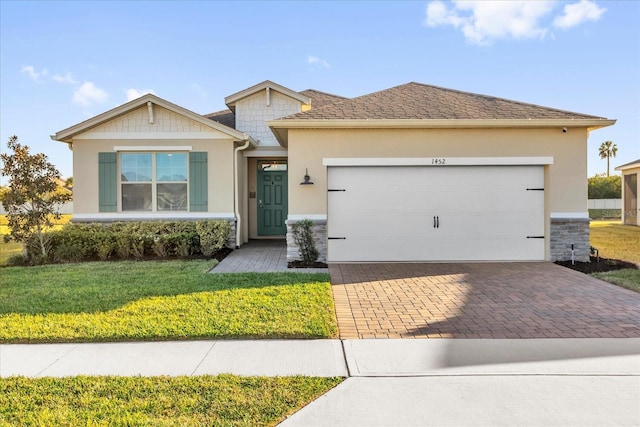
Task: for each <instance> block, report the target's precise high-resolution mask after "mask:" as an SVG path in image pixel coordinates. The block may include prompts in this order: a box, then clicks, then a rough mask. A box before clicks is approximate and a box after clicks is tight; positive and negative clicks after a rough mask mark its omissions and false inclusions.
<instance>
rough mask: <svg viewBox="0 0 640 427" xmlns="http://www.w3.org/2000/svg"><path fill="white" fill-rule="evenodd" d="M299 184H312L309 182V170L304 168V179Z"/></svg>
mask: <svg viewBox="0 0 640 427" xmlns="http://www.w3.org/2000/svg"><path fill="white" fill-rule="evenodd" d="M300 185H313V182H311V177H310V176H309V170H308V169H307V168H305V169H304V181H302V182H301V183H300Z"/></svg>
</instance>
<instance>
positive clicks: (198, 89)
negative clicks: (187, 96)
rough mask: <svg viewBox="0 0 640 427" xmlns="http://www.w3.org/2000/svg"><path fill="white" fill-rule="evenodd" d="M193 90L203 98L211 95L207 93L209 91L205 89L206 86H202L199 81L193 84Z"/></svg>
mask: <svg viewBox="0 0 640 427" xmlns="http://www.w3.org/2000/svg"><path fill="white" fill-rule="evenodd" d="M191 90H193V91H194V92H195V93H197V94H198V96H200V97H202V98H208V97H209V94H208V93H207V91H206V90H204V88H203V87H202V86H200V85H199V84H198V83H193V84H191Z"/></svg>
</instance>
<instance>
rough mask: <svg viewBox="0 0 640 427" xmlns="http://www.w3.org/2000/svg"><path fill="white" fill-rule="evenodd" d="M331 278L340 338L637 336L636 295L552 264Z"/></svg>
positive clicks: (354, 269)
mask: <svg viewBox="0 0 640 427" xmlns="http://www.w3.org/2000/svg"><path fill="white" fill-rule="evenodd" d="M329 272H330V274H331V284H332V290H333V295H334V300H335V304H336V314H337V317H338V325H339V327H340V338H383V337H384V338H545V337H549V338H552V337H553V338H598V337H615V338H623V337H640V294H638V293H636V292H632V291H629V290H627V289H623V288H620V287H617V286H614V285H611V284H608V283H606V282H603V281H600V280H598V279H595V278H592V277H590V276H587V275H584V274H582V273H578V272H576V271H573V270H570V269H568V268H565V267H561V266H558V265H555V264H553V263H549V262H538V263H459V264H421V263H406V264H405V263H402V264H331V265H330V266H329Z"/></svg>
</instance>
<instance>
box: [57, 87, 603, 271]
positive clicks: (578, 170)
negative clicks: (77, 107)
mask: <svg viewBox="0 0 640 427" xmlns="http://www.w3.org/2000/svg"><path fill="white" fill-rule="evenodd" d="M225 103H226V105H227V106H228V110H224V111H219V112H216V113H212V114H208V115H200V114H196V113H194V112H192V111H189V110H187V109H185V108H182V107H180V106H178V105H175V104H172V103H170V102H168V101H166V100H164V99H161V98H159V97H157V96H155V95H151V94H148V95H144V96H142V97H140V98H138V99H136V100H133V101H131V102H128V103H126V104H124V105H121V106H119V107H116V108H114V109H112V110H110V111H107V112H105V113H103V114H100V115H98V116H96V117H93V118H91V119H88V120H86V121H84V122H82V123H79V124H76V125H74V126H72V127H70V128H67V129H64V130H62V131H60V132H58V133H56V134H55V135H53V136H52V139H54V140H56V141H61V142H64V143H67V144H68V145H69V147H70V148H71V149H72V150H73V153H74V160H73V176H74V177H75V186H74V195H75V204H74V215H73V220H74V221H114V220H134V219H138V220H139V219H150V220H151V219H198V218H220V219H225V220H228V221H229V222H231V224H232V234H233V235H232V236H231V243H230V244H232V245H236V246H240V245H242V244H243V243H246V242H248V240H249V239H263V238H280V239H282V238H285V236H287V237H288V238H287V245H288V247H289V251H288V258H289V259H296V258H297V257H298V251H297V247H296V245H295V242H294V239H293V238H292V236H291V225H292V224H294V223H295V222H297V221H300V220H302V219H310V220H312V221H313V223H314V227H313V232H314V239H315V241H316V244H317V247H318V249H319V251H320V254H321V261H329V262H360V261H362V262H366V261H489V260H500V261H502V260H564V259H568V258H570V256H571V251H572V249H573V250H574V253H575V256H576V259H577V260H584V261H586V260H588V259H589V247H590V245H589V218H588V214H587V181H586V179H585V177H586V176H587V137H588V134H589V132H590V131H592V130H595V129H598V128H602V127H605V126H610V125H613V124H614V123H615V120H610V119H606V118H603V117H597V116H591V115H586V114H580V113H574V112H568V111H563V110H558V109H553V108H547V107H541V106H537V105H531V104H526V103H522V102H516V101H510V100H506V99H500V98H495V97H491V96H485V95H479V94H474V93H467V92H461V91H457V90H451V89H445V88H440V87H436V86H430V85H425V84H420V83H408V84H404V85H400V86H396V87H392V88H390V89H386V90H382V91H380V92H375V93H372V94H368V95H364V96H360V97H357V98H353V99H347V98H344V97H340V96H336V95H331V94H327V93H323V92H320V91H316V90H306V91H302V92H296V91H293V90H291V89H288V88H286V87H284V86H281V85H279V84H276V83H273V82H271V81H264V82H262V83H259V84H257V85H255V86H252V87H250V88H247V89H244V90H242V91H239V92H236V93H234V94H232V95H230V96H228V97H226V98H225Z"/></svg>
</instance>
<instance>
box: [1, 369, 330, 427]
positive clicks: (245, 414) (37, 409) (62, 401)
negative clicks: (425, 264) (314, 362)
mask: <svg viewBox="0 0 640 427" xmlns="http://www.w3.org/2000/svg"><path fill="white" fill-rule="evenodd" d="M340 381H342V380H341V379H340V378H309V377H280V378H265V377H257V378H256V377H253V378H246V377H238V376H232V375H220V376H199V377H174V378H170V377H150V378H143V377H71V378H38V379H29V378H21V377H14V378H8V379H0V426H14V425H36V426H54V425H64V426H125V425H126V426H129V425H136V426H147V425H153V426H204V425H216V426H222V425H224V426H273V425H276V424H278V423H279V422H281V421H282V420H284V419H285V417H286V416H288V415H290V414H292V413H294V412H295V411H296V410H297V409H299V408H301V407H303V406H304V405H306V404H307V403H308V402H310V401H312V400H314V399H315V398H317V397H318V396H320V395H322V394H323V393H325V392H327V391H328V390H330V389H331V388H333V387H335V386H336V385H337V384H338V383H340Z"/></svg>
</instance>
